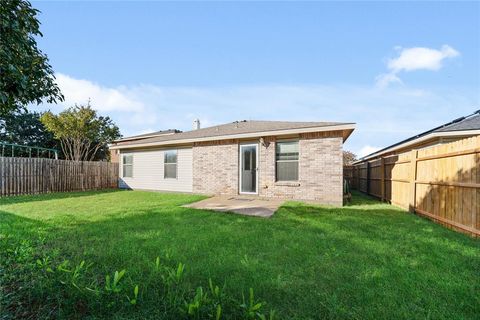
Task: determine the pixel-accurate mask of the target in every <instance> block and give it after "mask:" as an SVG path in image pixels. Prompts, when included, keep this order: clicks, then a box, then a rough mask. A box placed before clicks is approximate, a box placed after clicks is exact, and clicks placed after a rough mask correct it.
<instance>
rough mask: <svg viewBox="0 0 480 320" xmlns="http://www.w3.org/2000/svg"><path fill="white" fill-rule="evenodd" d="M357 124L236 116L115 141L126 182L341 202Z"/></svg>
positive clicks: (123, 185) (137, 186) (181, 189)
mask: <svg viewBox="0 0 480 320" xmlns="http://www.w3.org/2000/svg"><path fill="white" fill-rule="evenodd" d="M354 128H355V126H354V124H353V123H338V122H284V121H236V122H233V123H228V124H224V125H219V126H214V127H209V128H203V129H200V123H199V121H198V120H195V122H194V130H192V131H187V132H178V131H173V132H172V130H171V131H168V133H165V132H157V133H153V134H150V135H147V136H146V137H139V136H136V137H131V138H125V139H121V140H118V141H115V142H114V143H113V144H112V145H111V146H110V149H111V150H112V152H113V153H115V152H116V153H117V154H118V155H119V156H120V162H119V165H120V187H121V188H131V189H148V190H163V191H179V192H194V193H200V194H231V195H237V194H251V195H258V196H262V197H274V198H285V199H298V200H312V201H317V202H320V203H325V204H333V205H342V202H343V171H342V166H343V163H342V162H343V160H342V145H343V142H344V141H345V140H346V139H347V138H348V137H349V136H350V134H351V133H352V131H353V130H354Z"/></svg>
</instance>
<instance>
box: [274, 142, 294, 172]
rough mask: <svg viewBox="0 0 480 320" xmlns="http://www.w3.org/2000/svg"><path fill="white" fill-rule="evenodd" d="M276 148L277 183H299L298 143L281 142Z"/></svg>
mask: <svg viewBox="0 0 480 320" xmlns="http://www.w3.org/2000/svg"><path fill="white" fill-rule="evenodd" d="M275 148H276V149H275V151H276V152H275V153H276V155H275V160H276V177H277V181H297V180H298V141H283V142H282V141H280V142H277V143H276V146H275Z"/></svg>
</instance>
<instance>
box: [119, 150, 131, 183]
mask: <svg viewBox="0 0 480 320" xmlns="http://www.w3.org/2000/svg"><path fill="white" fill-rule="evenodd" d="M121 155H122V178H133V154H132V153H122V154H121ZM125 157H132V163H127V164H126V163H125ZM125 166H130V167H131V168H132V175H131V176H125V170H124V167H125Z"/></svg>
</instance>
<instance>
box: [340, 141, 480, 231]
mask: <svg viewBox="0 0 480 320" xmlns="http://www.w3.org/2000/svg"><path fill="white" fill-rule="evenodd" d="M344 172H345V174H346V175H347V174H349V173H350V172H351V178H350V179H351V185H352V188H354V189H357V190H359V191H361V192H364V193H367V194H369V195H372V196H375V197H377V198H379V199H381V200H384V201H388V202H390V203H392V204H395V205H398V206H400V207H403V208H406V209H409V210H410V211H412V212H416V213H418V214H420V215H424V216H426V217H428V218H431V219H433V220H435V221H437V222H439V223H441V224H443V225H445V226H448V227H451V228H454V229H456V230H459V231H462V232H466V233H469V234H472V235H474V236H480V136H474V137H471V138H466V139H462V140H458V141H455V142H450V143H445V144H440V145H436V146H433V147H428V148H423V149H418V150H412V151H408V152H405V153H401V154H398V155H392V156H386V157H381V158H378V159H374V160H370V161H365V162H362V163H358V164H356V165H354V166H351V167H346V168H344Z"/></svg>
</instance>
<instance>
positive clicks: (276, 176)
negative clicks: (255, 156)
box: [275, 139, 300, 182]
mask: <svg viewBox="0 0 480 320" xmlns="http://www.w3.org/2000/svg"><path fill="white" fill-rule="evenodd" d="M285 142H287V143H288V142H296V143H297V144H298V159H297V160H277V147H278V146H277V145H278V144H279V143H285ZM278 162H296V163H297V165H298V169H297V172H298V176H297V180H279V179H278V174H277V163H278ZM299 180H300V140H299V139H286V140H277V141H275V182H298V181H299Z"/></svg>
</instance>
